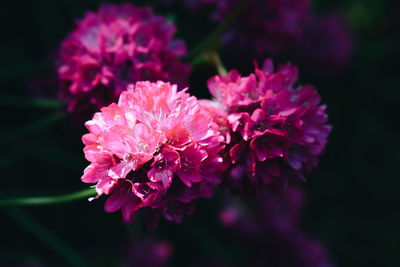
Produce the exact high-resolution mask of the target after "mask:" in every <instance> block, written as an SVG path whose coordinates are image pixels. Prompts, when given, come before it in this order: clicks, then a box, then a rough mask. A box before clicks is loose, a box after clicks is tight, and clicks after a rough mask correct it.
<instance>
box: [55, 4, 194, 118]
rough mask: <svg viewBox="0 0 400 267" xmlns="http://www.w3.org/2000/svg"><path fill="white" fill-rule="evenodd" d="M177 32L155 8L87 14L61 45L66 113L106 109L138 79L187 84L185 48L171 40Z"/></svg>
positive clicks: (114, 8) (60, 70)
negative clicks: (180, 59)
mask: <svg viewBox="0 0 400 267" xmlns="http://www.w3.org/2000/svg"><path fill="white" fill-rule="evenodd" d="M175 31H176V29H175V26H174V25H173V24H172V23H170V22H168V21H167V20H166V19H165V18H164V17H161V16H157V15H154V14H153V12H152V11H151V9H149V8H142V7H136V6H133V5H131V4H122V5H109V4H105V5H102V6H101V7H100V8H99V10H98V11H97V12H96V13H94V12H88V13H87V14H86V16H85V17H84V18H83V19H82V20H80V21H78V23H77V28H76V29H75V30H74V31H73V32H72V33H71V34H70V35H69V36H68V37H67V38H66V39H65V40H64V41H63V43H62V45H61V50H60V57H59V62H58V66H57V70H58V74H59V77H60V79H61V83H62V91H61V93H60V96H61V97H62V98H63V99H64V100H65V101H66V102H67V104H68V109H69V110H70V111H81V110H87V109H89V110H90V111H91V109H94V108H100V107H103V106H106V105H108V104H110V103H111V102H113V101H115V100H116V99H117V97H118V96H119V94H120V93H121V92H122V91H123V90H125V89H126V86H127V85H128V84H129V83H132V82H136V81H140V80H150V81H157V80H164V81H171V82H174V83H178V84H180V85H185V84H186V79H187V76H188V74H189V71H190V67H189V66H188V65H186V64H183V63H181V62H180V61H179V57H180V56H182V55H183V54H184V53H185V52H186V47H185V44H184V43H183V42H182V41H180V40H174V39H173V36H174V34H175Z"/></svg>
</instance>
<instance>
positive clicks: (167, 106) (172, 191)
mask: <svg viewBox="0 0 400 267" xmlns="http://www.w3.org/2000/svg"><path fill="white" fill-rule="evenodd" d="M86 127H87V128H88V130H89V133H88V134H85V135H84V136H83V138H82V140H83V143H84V144H85V148H84V152H85V157H86V159H87V160H88V161H90V163H91V164H90V165H89V166H88V167H87V168H86V169H85V171H84V174H83V176H82V181H84V182H86V183H96V191H97V193H98V195H99V196H100V195H103V194H105V195H110V197H109V198H108V199H107V201H106V204H105V209H106V211H109V212H114V211H117V210H119V209H121V210H122V214H123V217H124V220H125V221H126V222H129V221H131V220H132V219H133V216H134V214H136V211H138V210H140V209H142V208H147V209H148V210H149V212H148V214H151V216H152V217H154V218H156V217H157V216H159V215H160V214H161V215H164V217H166V218H167V219H168V220H171V221H176V222H180V221H181V220H182V216H183V214H184V213H191V212H192V210H193V204H194V200H196V199H197V198H202V197H211V195H212V191H213V187H214V186H215V185H217V184H219V183H220V177H219V175H218V173H219V166H220V165H221V163H222V158H221V157H220V156H219V153H220V151H221V149H222V148H223V147H222V142H221V141H222V139H223V138H222V137H221V136H220V135H219V132H218V128H217V125H216V124H215V123H214V122H213V119H212V117H210V116H209V114H208V113H207V112H205V111H204V110H203V109H202V108H201V106H200V105H199V103H198V100H197V99H196V98H195V97H190V96H189V94H187V93H186V92H185V90H184V91H177V86H176V85H170V84H169V83H164V82H161V81H159V82H156V83H152V82H137V83H136V84H135V85H130V86H129V88H128V90H127V91H125V92H122V94H121V96H120V98H119V101H118V104H111V105H109V106H108V107H104V108H102V109H101V112H98V113H96V114H95V115H94V116H93V119H92V120H90V121H88V122H86ZM152 221H156V220H152Z"/></svg>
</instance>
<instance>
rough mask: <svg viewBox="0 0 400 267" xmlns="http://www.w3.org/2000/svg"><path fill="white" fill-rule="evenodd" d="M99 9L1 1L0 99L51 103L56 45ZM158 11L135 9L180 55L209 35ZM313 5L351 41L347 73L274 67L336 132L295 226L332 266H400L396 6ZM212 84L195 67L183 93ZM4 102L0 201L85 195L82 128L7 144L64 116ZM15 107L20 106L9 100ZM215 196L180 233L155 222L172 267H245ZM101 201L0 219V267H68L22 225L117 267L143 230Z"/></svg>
mask: <svg viewBox="0 0 400 267" xmlns="http://www.w3.org/2000/svg"><path fill="white" fill-rule="evenodd" d="M102 2H103V1H96V0H82V1H65V0H60V1H48V0H38V1H22V2H21V1H3V2H2V6H1V8H0V36H1V42H0V89H1V91H0V98H3V100H4V99H5V96H6V95H13V96H20V97H21V98H24V99H29V98H32V97H36V96H41V97H43V96H45V97H52V96H54V95H55V94H56V92H57V87H58V85H57V80H56V79H55V71H54V65H53V62H54V60H55V55H56V54H57V49H58V46H59V44H60V42H61V41H62V40H63V38H64V37H65V36H66V34H67V33H68V32H70V31H71V30H72V29H73V28H74V20H75V19H78V18H81V17H82V16H83V15H84V13H85V11H87V10H94V9H97V7H98V5H99V4H101V3H102ZM113 2H120V1H113ZM161 2H162V1H139V0H138V1H135V2H134V3H135V4H138V5H144V4H150V5H152V6H153V7H154V8H155V10H156V12H158V13H159V14H164V15H166V16H167V17H168V18H169V19H170V20H172V21H174V22H175V23H177V27H178V36H179V37H180V38H182V39H184V40H185V41H186V42H187V44H188V47H189V50H190V49H191V48H193V47H195V46H196V44H197V43H199V42H200V41H201V40H203V39H204V38H205V36H207V34H208V33H210V32H211V31H212V30H213V28H214V25H213V24H212V23H208V22H207V20H206V19H205V18H204V17H203V14H198V15H197V16H193V14H189V13H187V12H185V10H184V8H183V7H180V6H178V5H172V6H163V5H162V4H161ZM312 6H313V11H312V12H313V14H315V15H323V14H328V13H331V12H339V13H341V14H342V16H343V18H344V19H345V20H347V22H348V24H349V27H350V30H351V32H352V34H353V40H354V48H353V56H352V61H351V63H350V64H349V65H348V66H347V67H346V69H345V70H343V71H341V72H340V73H338V74H336V75H330V76H321V75H318V73H315V72H314V71H312V68H308V67H307V63H306V62H302V61H301V60H299V59H298V58H297V57H292V54H291V53H287V54H283V55H281V56H279V57H278V58H274V60H275V62H277V63H278V62H280V63H282V62H285V61H289V60H290V61H292V62H293V63H295V64H298V65H299V67H300V80H301V83H302V84H305V83H310V84H314V85H316V86H317V88H318V89H319V92H320V93H321V95H322V97H323V102H324V103H327V105H328V114H329V115H330V123H331V124H332V125H333V126H334V130H333V132H332V135H331V137H330V142H329V145H328V148H327V151H326V153H325V155H323V156H322V158H321V163H320V165H319V167H318V168H317V169H316V170H315V171H314V172H313V173H312V174H311V175H309V176H308V179H309V182H308V183H307V184H305V185H304V189H305V190H306V194H305V198H306V200H305V207H304V209H303V213H302V215H301V225H302V228H303V229H304V232H305V233H307V234H308V235H310V236H312V238H315V239H317V240H319V241H321V242H323V243H324V244H325V247H326V248H327V250H328V251H329V253H330V255H331V258H332V259H333V262H334V263H335V264H336V265H337V266H399V265H400V259H399V257H398V252H399V251H400V230H399V227H398V225H400V213H399V209H398V206H397V204H396V203H397V201H396V199H397V198H396V195H397V190H398V188H399V186H400V179H398V174H399V173H400V164H399V160H400V139H399V138H398V136H399V134H400V126H399V125H400V124H399V123H398V121H399V120H398V118H397V116H398V115H400V109H399V107H400V79H399V75H398V71H399V69H400V68H399V66H398V64H399V60H400V49H399V47H400V43H399V41H400V32H399V27H400V17H399V14H400V4H399V3H398V1H394V0H393V1H389V0H386V1H384V0H347V1H345V0H340V1H339V0H324V1H322V0H313V1H312ZM204 16H205V15H204ZM221 49H223V47H222V48H221ZM238 54H240V53H238ZM223 60H224V58H223ZM224 61H226V62H227V63H228V64H227V66H226V67H227V68H228V69H231V68H238V69H240V70H241V71H243V72H246V71H250V70H251V69H252V68H253V66H252V62H248V65H240V66H239V65H235V63H234V62H235V61H234V60H230V59H229V58H228V59H225V60H224ZM327 67H328V66H327ZM320 68H323V67H320ZM214 74H215V71H214V69H213V68H212V67H210V66H207V65H199V66H197V67H196V68H195V71H194V73H193V75H192V80H191V92H192V93H193V94H195V95H197V96H199V97H207V96H208V93H207V91H206V86H205V84H206V79H207V78H209V77H210V76H212V75H214ZM4 102H5V101H2V106H1V114H2V115H1V130H0V151H1V153H0V177H1V181H2V183H1V184H2V185H1V189H0V196H2V197H10V196H15V197H16V196H25V195H48V194H61V193H67V192H72V191H75V190H80V189H82V188H84V187H85V186H86V185H84V184H83V183H82V182H81V181H80V179H79V178H80V176H81V174H82V170H83V168H84V167H85V166H86V165H87V162H86V161H85V160H84V158H83V153H82V148H83V145H82V144H81V141H80V138H81V135H82V133H83V132H85V130H84V129H83V126H82V125H80V124H78V123H74V118H73V117H69V118H68V119H66V120H63V121H62V122H59V123H57V124H54V125H53V126H49V127H47V128H45V129H44V130H41V131H38V132H36V133H33V134H28V135H25V136H24V137H23V138H17V137H18V136H16V135H17V134H18V131H21V127H23V125H26V124H29V123H30V122H32V121H34V120H36V119H38V118H43V117H47V116H49V115H51V114H52V113H56V112H61V111H62V108H61V109H60V110H56V111H54V110H52V109H34V108H26V107H19V108H14V107H9V106H8V107H7V106H5V105H4ZM14 104H15V105H16V106H18V105H22V104H21V102H19V101H16V102H15V103H14ZM221 198H222V196H221V193H217V195H216V197H215V198H213V199H211V200H203V201H200V203H199V204H200V205H198V207H197V210H196V212H195V214H194V215H193V216H190V217H189V216H188V217H186V218H185V220H184V223H183V224H181V225H175V224H170V223H167V222H162V223H161V225H160V227H159V229H158V230H157V231H156V232H154V233H152V238H155V237H157V238H160V239H161V240H168V242H170V243H171V246H172V247H173V249H172V252H171V253H172V256H171V257H172V258H171V259H170V260H171V262H172V264H173V266H246V263H247V262H248V261H249V259H248V256H249V255H251V254H250V253H248V250H249V248H250V247H246V244H245V243H238V242H237V239H235V238H234V237H233V235H230V234H227V233H226V231H224V230H223V229H222V226H221V225H220V224H219V222H218V213H219V211H220V209H221V208H222V204H221V203H220V202H221ZM103 202H104V200H102V199H100V200H97V201H94V202H91V203H88V202H85V201H80V202H76V203H71V204H64V205H56V206H48V207H30V208H23V211H24V212H26V213H27V214H28V215H29V216H28V217H23V216H22V217H21V216H20V215H21V214H19V213H18V212H12V211H10V210H8V211H7V210H0V214H1V217H0V218H1V223H0V225H1V230H0V236H1V238H0V240H1V241H0V265H1V266H64V265H68V264H67V263H65V261H64V259H63V258H62V257H60V255H58V254H57V253H55V252H54V251H55V249H54V247H51V246H48V245H46V244H45V243H44V242H43V240H42V242H41V241H40V240H39V239H38V238H36V237H35V235H32V233H31V232H32V231H31V230H29V229H27V228H23V227H21V225H23V224H21V223H19V224H17V223H16V222H18V221H19V222H21V220H22V221H23V222H27V221H28V219H29V218H30V217H33V218H34V220H37V221H38V222H39V223H40V224H42V226H43V227H45V228H46V229H48V231H49V232H51V233H53V234H54V235H56V236H58V237H59V238H60V239H61V240H63V241H64V242H65V243H66V244H68V245H69V246H70V247H72V248H73V249H74V250H75V251H77V253H79V254H80V255H81V256H82V258H84V259H85V260H87V262H88V263H87V265H89V266H91V265H93V266H115V265H116V266H118V265H123V264H125V265H126V264H127V263H126V262H125V261H126V259H127V258H128V257H127V255H126V254H127V252H126V251H127V248H129V247H130V246H131V245H130V243H129V242H131V240H132V237H133V239H134V240H136V239H135V237H136V236H138V235H139V233H140V235H146V230H145V228H144V227H143V222H142V220H141V218H140V217H139V218H138V220H136V221H135V222H134V223H133V224H132V225H129V226H125V225H124V224H123V223H122V220H121V217H120V214H117V213H116V214H107V213H105V212H104V211H103V207H102V205H103ZM28 222H29V221H28ZM36 230H37V229H36ZM168 244H169V243H168ZM265 249H268V248H265ZM146 253H147V252H146ZM168 253H169V252H168ZM208 259H210V260H208ZM22 264H26V265H22ZM207 264H208V265H207Z"/></svg>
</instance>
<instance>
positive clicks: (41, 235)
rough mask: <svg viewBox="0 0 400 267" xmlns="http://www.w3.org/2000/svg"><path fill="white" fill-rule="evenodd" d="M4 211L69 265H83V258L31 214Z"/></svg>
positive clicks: (13, 210)
mask: <svg viewBox="0 0 400 267" xmlns="http://www.w3.org/2000/svg"><path fill="white" fill-rule="evenodd" d="M6 213H7V214H8V216H9V217H11V218H12V219H13V220H14V221H16V222H17V223H18V224H19V225H20V226H21V227H22V229H24V230H25V231H27V232H29V233H31V234H32V235H33V236H35V237H36V238H37V239H39V240H40V241H42V242H43V243H44V244H46V245H47V246H48V247H49V248H51V249H52V250H54V252H56V253H57V254H59V255H60V256H61V257H63V258H64V259H65V261H66V262H68V264H69V265H71V266H85V264H84V262H85V260H84V259H83V258H82V257H81V256H80V255H79V254H78V253H77V252H76V251H74V250H73V249H72V248H71V247H69V246H68V245H67V244H65V243H64V242H63V241H62V240H61V239H59V238H58V237H57V236H55V235H54V234H52V233H51V232H49V231H48V230H47V229H46V228H45V227H43V226H42V225H40V224H39V223H38V222H37V221H35V220H34V219H33V218H32V217H31V216H29V215H28V214H27V213H25V212H24V211H22V210H20V209H16V208H14V209H7V210H6Z"/></svg>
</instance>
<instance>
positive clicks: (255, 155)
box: [203, 59, 331, 191]
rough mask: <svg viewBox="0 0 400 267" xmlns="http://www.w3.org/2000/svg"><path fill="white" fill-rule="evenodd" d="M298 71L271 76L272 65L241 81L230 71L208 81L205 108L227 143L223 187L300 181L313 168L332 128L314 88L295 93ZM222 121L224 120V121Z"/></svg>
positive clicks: (258, 186)
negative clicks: (209, 93) (226, 164)
mask: <svg viewBox="0 0 400 267" xmlns="http://www.w3.org/2000/svg"><path fill="white" fill-rule="evenodd" d="M297 78H298V70H297V68H296V67H294V66H292V65H290V64H287V65H281V66H279V67H278V70H277V71H276V72H274V67H273V63H272V61H271V60H269V59H268V60H266V61H265V62H264V65H263V68H262V69H259V68H258V67H257V66H256V68H255V73H252V74H250V75H249V76H247V77H242V76H241V75H240V74H239V73H238V72H237V71H235V70H232V71H231V72H230V73H229V74H228V75H226V76H215V77H213V78H211V79H210V80H209V81H208V87H209V90H210V92H211V94H212V95H213V96H214V97H215V98H216V100H215V101H214V102H211V101H210V102H206V101H204V102H203V105H204V106H206V108H207V110H208V112H210V114H212V115H213V116H214V117H215V118H216V119H215V121H216V122H217V123H218V124H219V125H220V129H221V133H222V134H223V135H224V136H225V139H226V143H228V147H227V151H226V153H225V157H226V158H227V160H228V161H229V166H228V168H229V170H228V171H227V172H226V174H227V175H226V183H227V184H228V185H229V187H231V189H233V190H242V189H246V190H247V189H250V190H251V191H259V190H262V189H263V188H265V185H269V184H272V183H278V184H281V185H284V186H285V185H286V184H287V183H288V182H291V181H296V180H304V174H305V173H307V172H309V171H310V170H311V169H312V168H313V167H315V166H316V164H317V161H318V156H319V155H320V154H321V153H322V152H323V150H324V148H325V145H326V142H327V138H328V135H329V133H330V131H331V126H330V125H327V124H326V123H327V119H328V117H327V115H326V113H325V108H326V106H324V105H322V106H320V105H319V103H320V96H319V95H318V93H317V91H316V90H315V88H314V87H313V86H301V87H298V88H294V84H295V83H296V82H297ZM224 118H225V119H224Z"/></svg>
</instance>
